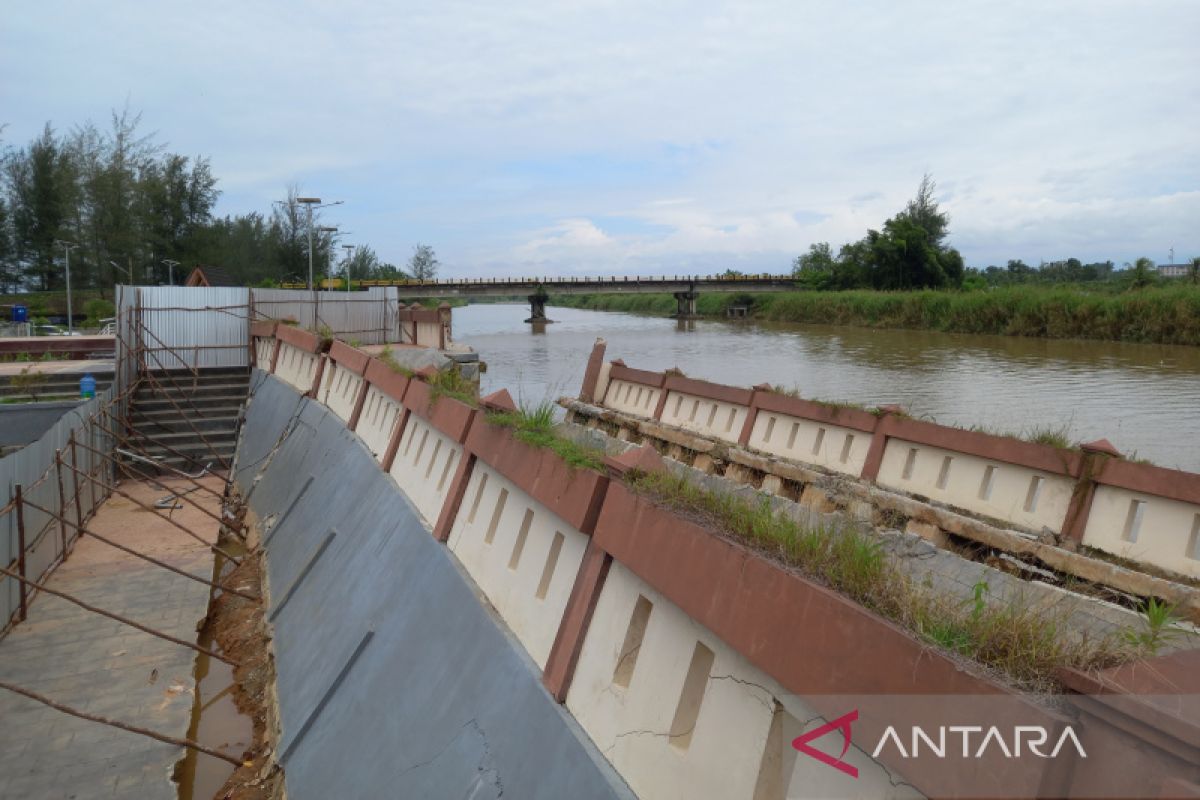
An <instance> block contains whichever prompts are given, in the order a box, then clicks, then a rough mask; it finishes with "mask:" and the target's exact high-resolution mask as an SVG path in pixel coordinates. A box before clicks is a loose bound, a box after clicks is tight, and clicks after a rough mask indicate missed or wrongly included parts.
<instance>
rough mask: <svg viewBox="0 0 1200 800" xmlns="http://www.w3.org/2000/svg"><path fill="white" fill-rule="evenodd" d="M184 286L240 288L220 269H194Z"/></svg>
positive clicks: (238, 282)
mask: <svg viewBox="0 0 1200 800" xmlns="http://www.w3.org/2000/svg"><path fill="white" fill-rule="evenodd" d="M183 285H184V286H241V285H242V283H241V282H240V281H237V280H234V278H233V276H232V275H230V274H229V273H228V272H226V271H225V270H223V269H221V268H220V267H196V268H195V269H194V270H192V274H190V275H188V276H187V280H186V281H184V282H183Z"/></svg>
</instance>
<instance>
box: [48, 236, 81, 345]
mask: <svg viewBox="0 0 1200 800" xmlns="http://www.w3.org/2000/svg"><path fill="white" fill-rule="evenodd" d="M54 243H55V244H61V245H62V248H63V252H64V253H65V254H66V258H67V335H68V336H70V335H72V334H73V333H74V332H75V321H74V320H73V319H72V314H71V251H72V250H74V249H75V248H76V247H79V245H77V244H75V243H74V242H64V241H62V240H61V239H58V240H55V242H54Z"/></svg>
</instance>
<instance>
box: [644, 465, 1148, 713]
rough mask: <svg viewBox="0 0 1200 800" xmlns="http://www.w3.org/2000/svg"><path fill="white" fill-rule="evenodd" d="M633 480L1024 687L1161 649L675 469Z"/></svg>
mask: <svg viewBox="0 0 1200 800" xmlns="http://www.w3.org/2000/svg"><path fill="white" fill-rule="evenodd" d="M627 480H628V482H629V485H630V486H631V487H632V488H633V490H634V491H635V492H637V493H639V494H642V495H644V496H646V497H648V498H650V499H651V500H652V501H654V502H655V503H657V504H658V505H660V506H663V507H665V508H667V509H669V510H670V511H673V512H675V513H679V514H681V515H682V516H685V517H689V518H692V519H696V518H699V519H700V520H701V521H702V523H703V524H706V525H707V526H709V527H711V528H713V529H716V530H719V531H723V532H725V533H726V534H728V535H729V536H731V538H734V539H736V540H738V541H741V542H742V543H744V544H746V545H748V546H750V547H752V548H754V549H756V550H759V551H761V552H763V553H765V554H766V555H768V556H770V557H771V558H774V559H777V560H779V561H781V562H782V563H784V564H786V565H788V566H791V567H794V568H796V569H797V570H799V571H800V572H802V573H803V574H805V575H806V576H808V577H810V578H812V579H814V580H816V581H817V582H819V583H822V584H824V585H826V586H828V587H829V588H831V589H833V590H835V591H838V592H840V593H842V594H844V595H846V596H847V597H849V598H850V599H852V600H854V601H855V602H858V603H860V604H862V605H863V606H865V607H866V608H869V609H871V610H872V611H875V612H876V613H878V614H880V615H881V616H883V617H886V618H888V619H890V620H892V621H893V622H896V623H898V624H900V625H902V626H903V627H905V628H907V629H908V630H910V631H911V632H913V633H914V634H916V635H917V636H918V637H920V638H922V639H924V640H925V641H927V642H930V643H931V644H933V645H937V646H939V647H941V648H943V649H945V650H947V651H950V652H951V653H953V654H955V655H958V656H962V657H964V658H968V659H971V660H973V661H976V662H978V663H980V664H983V665H985V666H987V667H989V668H992V669H995V670H997V671H999V672H1000V673H1002V674H1003V675H1004V676H1005V677H1006V678H1007V679H1008V680H1010V681H1011V682H1013V683H1014V684H1015V685H1017V686H1019V687H1021V688H1024V689H1028V690H1033V691H1047V690H1051V689H1053V688H1055V687H1056V686H1057V679H1056V678H1055V671H1056V670H1057V669H1059V668H1060V667H1074V668H1078V669H1097V668H1103V667H1109V666H1113V665H1115V664H1119V663H1122V662H1124V661H1127V660H1130V659H1133V658H1137V657H1140V656H1144V655H1149V654H1152V648H1151V647H1150V646H1148V645H1145V646H1143V645H1142V643H1143V642H1144V641H1145V640H1146V637H1145V636H1141V637H1139V636H1138V635H1137V634H1136V633H1130V632H1123V633H1124V634H1125V635H1122V636H1118V635H1113V636H1110V637H1107V638H1105V639H1086V638H1081V637H1079V636H1076V635H1074V634H1073V633H1072V632H1070V631H1069V630H1068V629H1067V627H1066V624H1065V617H1057V616H1055V615H1054V614H1053V613H1048V612H1046V611H1045V610H1043V609H1038V608H1034V607H1033V606H1032V605H1029V604H1024V603H1020V602H1003V603H991V602H988V591H989V587H988V585H987V583H986V582H984V581H982V580H981V581H980V582H979V583H977V584H976V585H975V587H974V591H973V596H972V597H971V598H968V599H967V600H966V601H963V600H962V599H959V598H954V597H947V596H945V595H942V594H938V593H935V592H934V591H933V590H931V589H929V588H927V587H925V586H922V585H919V584H917V583H915V582H914V581H912V580H911V579H910V578H909V577H908V576H907V575H906V574H904V573H903V572H901V571H899V570H898V569H897V568H896V567H895V566H894V565H893V564H892V563H891V562H890V560H889V557H888V555H887V554H886V553H885V552H884V550H883V548H882V546H881V543H880V541H879V540H878V539H877V538H875V537H874V536H871V535H870V534H868V533H865V532H860V531H854V530H842V531H832V530H828V529H825V528H819V527H808V526H804V525H801V524H800V523H799V522H797V521H796V520H794V519H792V518H791V517H788V516H786V515H784V514H781V513H778V512H775V511H773V510H772V509H771V507H770V505H769V503H768V502H767V501H766V499H765V498H764V500H763V502H761V503H753V502H750V501H748V500H746V499H743V498H741V497H738V496H735V495H732V494H722V493H717V492H710V491H708V490H705V489H703V488H701V487H699V486H697V485H695V484H693V483H691V482H690V481H688V480H687V479H686V478H683V477H679V476H674V475H670V474H666V473H653V474H647V473H638V472H632V473H630V475H629V476H627ZM1160 627H1162V626H1161V625H1160ZM1156 640H1157V639H1156Z"/></svg>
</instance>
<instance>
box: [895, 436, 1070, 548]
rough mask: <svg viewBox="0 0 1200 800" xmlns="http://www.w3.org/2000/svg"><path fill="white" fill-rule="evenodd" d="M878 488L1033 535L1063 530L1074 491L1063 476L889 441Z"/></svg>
mask: <svg viewBox="0 0 1200 800" xmlns="http://www.w3.org/2000/svg"><path fill="white" fill-rule="evenodd" d="M914 451H915V452H914ZM947 459H949V461H947ZM877 482H878V483H879V484H880V485H881V486H887V487H889V488H892V489H900V490H902V491H905V492H912V493H913V494H919V495H923V496H925V497H928V498H930V499H931V500H937V501H939V502H942V503H947V504H949V505H952V506H957V507H958V508H963V509H966V510H967V511H974V512H975V513H977V514H984V515H986V516H989V517H993V518H995V519H1000V520H1005V521H1008V522H1011V523H1013V524H1014V525H1019V526H1022V527H1025V528H1029V529H1032V530H1035V531H1040V530H1041V529H1042V528H1043V527H1046V528H1050V529H1051V530H1053V531H1060V530H1062V525H1063V521H1064V520H1065V519H1066V516H1067V507H1068V506H1069V505H1070V503H1071V492H1072V490H1073V489H1074V487H1075V481H1074V480H1072V479H1071V478H1068V477H1064V476H1062V475H1054V474H1051V473H1046V472H1040V471H1038V470H1033V469H1029V468H1028V467H1020V466H1017V465H1016V464H1007V463H1005V462H1003V461H992V460H989V459H986V458H980V457H978V456H973V455H968V454H966V453H957V452H954V451H953V450H942V449H940V448H937V447H929V446H927V445H923V444H914V443H912V442H906V441H904V440H903V439H890V440H888V444H887V449H886V450H884V453H883V462H882V463H881V464H880V467H879V477H878V479H877Z"/></svg>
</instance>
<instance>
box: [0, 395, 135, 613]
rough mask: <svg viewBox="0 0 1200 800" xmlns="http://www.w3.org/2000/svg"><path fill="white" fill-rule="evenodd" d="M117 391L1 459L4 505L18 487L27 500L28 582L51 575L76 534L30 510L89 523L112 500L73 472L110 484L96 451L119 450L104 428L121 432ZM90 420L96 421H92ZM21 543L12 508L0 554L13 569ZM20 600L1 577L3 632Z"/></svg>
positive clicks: (1, 521)
mask: <svg viewBox="0 0 1200 800" xmlns="http://www.w3.org/2000/svg"><path fill="white" fill-rule="evenodd" d="M117 391H118V390H117V388H116V383H115V382H114V384H113V386H112V387H110V388H108V389H106V390H105V391H103V392H101V393H100V394H99V395H98V396H96V397H94V398H92V399H91V400H88V401H86V402H84V403H80V404H79V406H77V407H76V408H74V409H72V410H70V411H68V412H67V413H66V414H64V415H63V416H62V418H61V419H59V420H58V422H56V423H54V426H53V427H52V428H50V430H48V431H46V433H44V434H43V435H42V437H41V438H40V439H38V440H37V441H36V442H33V443H32V444H29V445H26V446H25V447H23V448H21V449H20V450H18V451H16V452H15V453H10V454H9V455H7V456H5V457H4V458H0V492H2V493H3V494H2V495H0V499H2V500H3V504H4V505H9V504H10V503H11V500H12V498H13V497H14V495H15V494H16V487H17V486H20V487H21V489H22V492H23V494H24V499H25V500H26V501H27V502H26V503H24V504H22V507H21V514H22V516H23V520H24V526H25V562H26V564H25V574H26V576H27V577H28V578H29V579H30V580H35V581H36V580H39V579H40V578H42V577H43V576H44V575H46V574H47V573H48V572H50V570H51V569H53V567H54V566H55V565H57V563H58V562H59V561H60V560H61V559H62V556H63V551H64V548H66V547H70V546H71V543H72V542H74V541H75V539H76V537H77V536H78V533H77V531H76V530H75V529H74V528H73V527H72V526H70V525H66V526H64V525H60V524H59V522H58V521H57V520H55V519H54V518H53V517H51V516H50V515H49V514H46V513H45V512H44V511H40V510H38V509H36V508H33V507H32V506H33V505H36V506H41V507H42V508H47V509H51V510H53V511H55V512H58V511H59V509H65V513H64V514H63V516H65V517H66V518H67V519H68V520H71V521H72V522H74V521H76V520H77V519H82V520H83V521H84V523H85V524H86V521H87V520H88V519H89V518H90V517H91V516H92V514H94V513H95V511H96V509H97V508H98V507H99V506H100V504H101V503H103V502H104V500H105V498H106V497H107V496H108V494H107V492H106V491H105V490H104V489H103V488H101V487H99V486H97V485H96V484H95V483H94V482H93V481H91V480H89V479H88V478H87V477H85V476H83V475H79V474H77V473H76V472H75V471H74V469H78V470H79V471H80V472H82V473H86V474H87V475H91V476H93V477H94V478H96V479H97V480H99V481H101V482H103V483H106V484H111V483H112V474H111V471H110V469H109V467H108V462H106V461H105V460H104V459H103V458H101V457H100V456H99V455H96V454H95V453H93V452H92V450H97V451H99V452H102V453H110V452H112V450H113V448H114V446H115V443H114V442H113V439H112V437H111V436H110V435H109V434H108V433H107V432H106V431H105V429H108V430H114V431H115V430H117V428H116V425H117V424H118V423H117V420H116V419H115V418H114V417H115V412H114V409H113V406H112V405H111V403H110V401H111V399H112V397H113V396H114V394H115V393H116V392H117ZM92 417H96V419H95V420H93V419H91V418H92ZM72 433H73V434H74V438H75V442H76V446H75V448H74V453H72V452H71V450H72V448H71V447H70V438H71V435H72ZM89 448H90V449H89ZM57 456H61V458H62V463H63V466H62V471H61V472H62V494H61V495H60V494H59V483H58V475H59V471H58V469H57V468H56V457H57ZM73 468H74V469H73ZM76 499H78V511H76V508H77V506H76ZM30 504H32V505H30ZM77 513H78V517H76V514H77ZM18 543H19V537H18V530H17V513H16V509H15V508H9V509H8V510H7V511H5V512H3V513H0V553H2V554H3V559H4V561H3V563H4V565H5V566H6V567H7V568H9V569H11V570H14V571H15V570H16V565H17V559H18V550H19V546H18ZM20 597H21V589H20V584H19V583H18V582H17V581H15V580H13V579H12V578H9V577H7V576H2V575H0V631H3V630H5V629H6V628H7V627H8V626H9V625H10V624H11V623H12V622H13V621H14V619H15V615H16V613H17V611H18V607H19V605H20Z"/></svg>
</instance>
